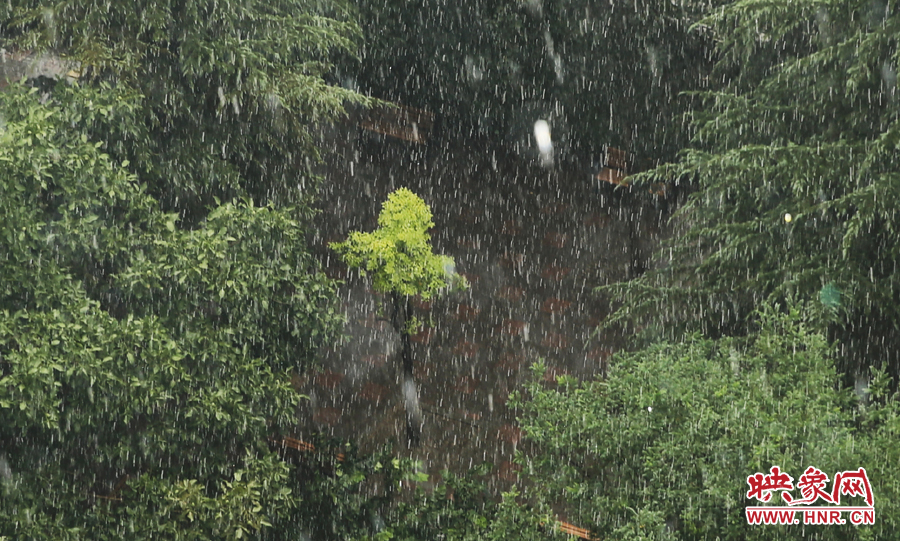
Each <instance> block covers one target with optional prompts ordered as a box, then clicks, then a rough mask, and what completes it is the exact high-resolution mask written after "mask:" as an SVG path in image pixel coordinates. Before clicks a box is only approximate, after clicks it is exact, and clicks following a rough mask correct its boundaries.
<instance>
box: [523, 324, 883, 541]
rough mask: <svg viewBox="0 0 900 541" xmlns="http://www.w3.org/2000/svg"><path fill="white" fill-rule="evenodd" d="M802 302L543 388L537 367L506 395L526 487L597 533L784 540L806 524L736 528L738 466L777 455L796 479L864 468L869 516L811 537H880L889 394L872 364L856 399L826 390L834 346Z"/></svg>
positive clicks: (741, 469)
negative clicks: (740, 328)
mask: <svg viewBox="0 0 900 541" xmlns="http://www.w3.org/2000/svg"><path fill="white" fill-rule="evenodd" d="M801 310H802V309H801V308H799V307H798V308H794V309H792V310H791V311H790V313H789V314H788V315H784V314H780V313H778V312H780V311H781V310H780V309H778V308H774V309H773V308H769V309H767V310H766V311H765V312H763V313H762V314H760V315H759V316H758V319H757V322H758V323H759V325H760V331H759V333H758V334H756V335H754V336H753V337H751V338H749V339H746V340H741V339H734V338H723V339H720V340H709V339H705V338H701V337H699V336H692V337H690V338H689V339H688V340H686V341H685V342H683V343H675V344H672V343H658V344H654V345H652V346H650V347H648V348H646V349H642V350H639V351H636V352H633V353H623V354H620V355H617V356H616V357H615V358H614V359H613V360H611V361H610V369H609V375H608V377H607V378H606V379H604V380H598V381H593V382H584V383H581V382H578V381H576V380H574V379H573V378H571V377H568V376H564V377H560V378H558V380H557V383H558V385H557V386H556V387H551V386H548V385H547V384H546V383H544V381H543V378H542V375H543V374H542V368H541V367H537V369H536V372H537V374H536V377H535V378H534V380H533V381H532V382H531V383H530V384H529V385H528V386H527V389H526V391H525V393H524V394H523V395H521V396H520V397H519V398H518V407H520V408H522V411H523V415H522V417H521V418H520V420H521V422H522V428H523V430H524V431H525V433H526V434H527V436H528V438H529V439H531V440H532V441H533V442H534V443H535V445H536V452H535V453H532V454H529V455H523V456H522V457H520V460H521V461H522V463H523V465H524V468H523V470H524V471H525V472H533V475H531V482H532V483H533V484H534V485H535V486H537V487H540V489H539V490H535V491H534V492H533V493H532V494H531V495H532V497H534V498H536V499H538V500H539V501H542V502H545V503H546V504H551V505H552V504H556V503H561V502H565V503H566V508H567V509H568V510H569V511H570V513H571V515H570V516H572V518H571V520H572V521H573V522H577V523H580V524H584V525H591V527H592V532H593V535H594V536H595V538H598V539H606V538H614V539H635V540H638V539H640V540H651V539H652V540H662V539H710V540H711V539H722V540H730V539H734V540H739V539H740V540H744V539H754V540H768V539H772V540H775V539H788V538H790V539H795V538H800V537H804V536H805V535H808V534H809V529H810V527H809V526H805V525H803V524H802V523H801V524H800V525H796V526H791V525H787V526H778V527H774V526H767V527H764V526H748V524H747V518H746V515H745V508H746V507H752V506H754V505H759V502H757V501H756V500H753V499H748V497H747V493H748V488H749V486H748V484H747V477H748V476H750V475H753V474H754V472H766V473H768V472H769V471H770V468H771V467H772V466H777V467H779V468H780V469H781V470H782V471H784V472H788V473H790V475H791V476H792V477H793V478H794V479H799V476H800V474H801V473H802V472H803V471H804V470H806V469H807V468H808V467H810V466H815V467H816V468H819V469H820V470H822V471H823V472H827V475H828V478H829V479H832V477H833V476H834V474H835V473H836V472H838V471H856V470H858V469H859V468H860V467H863V468H865V469H866V471H867V472H868V476H869V480H870V482H871V483H872V490H873V493H874V497H875V506H876V507H877V519H876V522H875V525H873V526H859V527H856V526H849V524H848V526H847V527H822V529H819V530H817V531H816V534H815V535H816V539H835V540H838V539H848V540H849V539H881V538H885V537H889V536H891V535H892V534H891V533H890V532H893V531H895V530H896V528H897V517H898V513H897V511H898V509H897V506H896V502H897V501H898V494H897V487H898V486H900V485H898V476H897V473H896V472H895V471H894V468H893V464H894V463H895V461H896V460H897V453H898V450H897V446H896V444H895V442H896V438H897V427H898V426H900V425H898V424H897V421H898V419H900V417H898V415H900V409H898V405H900V403H898V401H897V395H896V394H891V393H890V392H889V391H888V385H887V384H888V381H887V378H886V376H885V374H884V373H883V372H881V373H880V374H879V375H878V376H877V377H876V378H875V380H873V383H872V386H871V395H870V396H869V397H868V398H867V400H871V401H870V402H867V405H865V404H863V403H858V402H856V397H854V396H851V394H850V393H848V392H847V391H841V390H838V389H839V385H838V373H837V371H836V370H835V366H834V362H833V355H834V353H835V349H834V347H833V345H831V344H829V343H828V342H827V341H826V340H825V338H824V337H823V336H822V335H821V334H818V333H816V332H815V331H812V330H811V329H810V327H809V326H808V323H806V322H805V321H804V319H805V316H804V313H803V312H802V311H801ZM827 490H829V491H830V490H831V485H830V484H829V485H828V487H827ZM776 496H777V494H776ZM794 496H795V497H796V498H797V499H799V498H800V497H801V495H800V492H799V491H795V492H794ZM848 502H849V503H848ZM853 502H856V503H853ZM842 503H843V504H844V505H864V504H865V502H864V501H863V500H862V499H853V498H846V499H844V500H842ZM779 504H782V505H783V503H781V502H780V501H779ZM776 505H777V504H776ZM804 528H805V529H804Z"/></svg>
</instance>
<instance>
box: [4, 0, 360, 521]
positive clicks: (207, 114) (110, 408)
mask: <svg viewBox="0 0 900 541" xmlns="http://www.w3.org/2000/svg"><path fill="white" fill-rule="evenodd" d="M354 34H355V29H354V26H353V25H352V24H350V23H347V22H344V21H342V20H341V12H340V10H339V9H338V7H337V6H331V7H329V5H327V4H326V3H317V4H316V5H309V4H306V3H303V2H290V1H285V2H274V3H273V2H265V3H262V2H229V1H225V2H221V1H220V2H194V1H189V2H180V3H166V2H163V3H159V2H112V3H109V2H105V3H90V2H87V3H85V2H63V3H62V4H60V3H48V2H29V1H14V2H8V3H6V4H4V5H3V6H0V36H2V38H0V42H2V43H0V44H2V46H3V47H4V48H6V49H7V50H15V49H16V48H20V49H35V50H42V51H50V52H55V53H59V54H64V55H66V57H67V59H69V60H71V61H72V62H74V63H75V65H76V66H78V70H79V71H80V76H79V77H78V78H77V79H78V81H77V82H76V83H75V84H73V85H68V84H66V83H59V84H56V85H54V84H53V83H52V81H50V82H48V81H44V83H45V84H43V85H42V89H41V91H38V90H37V89H30V90H29V89H28V88H26V87H25V86H22V85H13V86H11V87H9V88H7V89H6V90H5V91H4V92H2V93H0V163H2V167H0V254H2V256H0V491H2V496H0V537H2V536H7V537H9V538H11V539H22V538H25V539H30V538H35V539H82V538H90V539H122V538H136V539H140V538H153V539H158V538H171V539H221V538H229V539H230V538H241V537H247V536H260V535H269V536H270V537H280V536H288V537H289V536H290V532H291V531H298V530H300V531H302V530H304V529H310V530H311V529H312V526H311V524H314V523H315V521H316V520H317V518H319V517H318V516H314V515H312V514H310V513H305V512H303V511H304V510H305V509H307V508H319V509H324V508H325V507H327V506H329V505H330V506H332V507H333V506H334V502H335V501H339V502H342V504H343V505H344V508H345V509H351V508H354V509H356V508H357V507H358V505H357V503H358V502H359V501H360V499H361V498H357V499H352V498H350V497H349V496H350V494H351V493H352V492H353V491H354V490H358V486H357V485H358V483H356V484H355V485H351V484H344V485H341V484H332V485H329V484H328V483H325V482H319V483H317V484H316V485H315V486H316V487H317V488H318V490H314V489H310V487H308V486H304V488H305V490H303V491H301V490H299V489H298V485H299V484H300V483H299V480H300V479H299V478H298V477H297V476H298V475H299V474H298V470H297V468H294V467H293V466H291V465H289V464H288V463H286V462H284V461H283V460H281V459H280V457H279V456H278V455H277V454H276V453H275V452H274V451H273V450H272V449H271V448H270V445H269V440H270V438H274V439H275V440H277V438H278V436H280V435H281V434H282V433H283V431H286V430H289V429H290V427H291V426H293V425H294V423H295V418H294V416H295V409H296V406H297V405H298V402H299V401H300V400H301V396H300V395H298V394H297V393H296V391H295V390H294V389H292V388H291V385H290V373H291V371H302V370H304V369H305V368H306V367H307V366H308V365H310V364H311V363H314V362H315V354H316V351H317V350H318V348H319V347H320V346H322V345H324V344H330V343H331V342H332V340H333V339H334V337H335V335H336V333H337V330H338V327H339V325H340V323H341V318H340V316H339V314H338V312H337V310H336V304H335V289H334V284H333V282H332V281H330V280H328V279H327V278H326V277H325V276H324V275H323V274H322V273H320V272H319V271H318V269H319V265H318V263H317V262H316V260H315V259H314V258H313V257H311V256H310V255H309V250H308V248H307V246H306V242H305V238H306V231H307V227H308V225H309V218H310V217H311V216H312V215H313V210H312V207H311V206H310V201H311V199H312V197H313V196H314V195H315V193H316V190H315V188H316V183H317V181H316V179H315V178H314V177H313V176H312V175H311V174H310V173H309V165H310V164H311V163H313V162H314V160H315V158H316V156H317V152H316V149H315V148H314V146H313V143H314V140H313V137H312V135H311V133H312V132H311V129H312V125H313V123H315V122H318V121H325V120H327V119H329V118H332V117H333V116H334V115H335V114H337V113H338V112H339V111H340V110H341V107H342V104H343V103H344V101H345V100H347V99H350V100H354V99H355V100H357V101H365V100H363V99H362V98H361V97H360V96H358V95H356V94H353V93H350V92H347V91H344V90H341V89H339V88H335V87H331V86H329V85H327V84H326V83H325V81H324V74H325V73H326V72H327V70H328V69H329V60H328V59H329V55H330V54H331V51H332V50H334V49H335V48H348V47H351V46H352V43H353V42H352V37H353V35H354ZM354 464H355V463H354ZM323 467H324V466H323ZM328 467H329V468H331V470H332V471H333V472H343V473H344V474H346V476H347V477H350V478H356V476H357V469H358V468H357V466H356V465H353V464H351V463H348V464H347V465H346V466H345V465H331V466H328ZM359 468H361V469H362V470H365V467H362V466H360V467H359ZM366 471H367V470H366ZM333 475H334V476H335V477H338V473H333ZM301 502H302V505H301ZM322 514H323V513H320V514H319V516H321V515H322ZM354 527H355V526H354ZM337 531H338V532H341V531H344V530H341V529H340V528H338V529H337ZM332 534H333V535H338V534H334V533H332Z"/></svg>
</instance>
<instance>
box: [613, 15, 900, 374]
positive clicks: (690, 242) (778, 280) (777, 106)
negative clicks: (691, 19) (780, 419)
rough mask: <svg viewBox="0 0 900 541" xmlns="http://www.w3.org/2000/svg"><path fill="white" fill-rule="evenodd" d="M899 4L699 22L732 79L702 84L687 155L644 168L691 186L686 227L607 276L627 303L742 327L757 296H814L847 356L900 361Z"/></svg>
mask: <svg viewBox="0 0 900 541" xmlns="http://www.w3.org/2000/svg"><path fill="white" fill-rule="evenodd" d="M898 17H900V15H898V14H897V13H896V11H895V9H894V8H893V7H892V6H889V5H886V4H883V3H875V4H872V3H867V2H855V1H849V0H848V1H841V2H830V3H822V2H817V1H801V2H791V3H785V4H781V3H775V4H773V3H765V2H752V1H739V2H732V3H729V4H728V5H726V6H725V7H723V8H722V9H719V10H715V11H712V12H710V13H709V14H708V16H707V17H706V18H705V19H703V20H702V22H701V23H699V24H702V25H704V26H705V27H708V28H710V29H711V31H713V32H714V34H715V35H716V36H717V38H718V40H719V43H718V55H719V61H718V64H717V67H716V69H717V73H718V75H717V76H716V79H717V80H720V81H724V82H723V83H722V84H720V85H719V87H718V88H717V89H716V90H714V91H712V90H711V91H708V92H703V93H700V94H699V96H698V97H700V98H702V100H703V105H702V107H698V108H697V109H696V110H695V111H694V113H693V115H694V120H693V125H694V130H695V133H694V136H693V141H692V144H691V145H690V146H689V148H687V149H686V150H684V151H683V153H682V154H681V157H680V159H679V161H677V163H675V164H673V165H671V166H667V167H665V168H660V169H658V170H656V171H653V172H650V173H648V174H647V175H646V176H645V178H646V179H659V177H664V178H667V179H669V180H670V181H677V182H684V183H690V184H692V185H693V186H694V187H695V188H696V190H695V193H694V194H693V195H692V196H691V197H690V199H689V200H688V202H687V204H686V205H685V206H684V208H683V209H682V210H681V214H680V218H679V220H680V223H682V224H683V225H684V226H685V229H686V230H687V231H686V234H684V235H679V236H676V237H674V238H673V239H672V241H671V243H670V244H669V246H668V247H667V248H666V250H665V251H664V252H663V257H662V258H661V259H660V262H659V264H658V265H657V267H656V270H654V271H652V272H650V273H648V274H647V275H646V276H644V277H643V278H642V279H640V280H637V281H636V282H635V283H633V284H629V285H625V286H615V287H614V288H613V289H616V290H618V291H619V292H622V293H624V296H623V298H624V299H625V301H626V303H625V308H624V309H623V310H622V311H620V312H619V316H622V317H623V318H625V319H628V318H630V317H631V316H632V315H640V314H644V315H646V314H652V318H651V319H652V321H650V320H645V321H644V323H646V324H648V326H650V327H652V328H654V329H656V330H661V331H663V333H664V335H666V336H669V337H673V336H677V334H678V332H681V331H683V330H685V329H702V330H703V331H704V332H707V333H713V334H715V333H725V334H735V333H737V334H740V333H743V332H747V330H748V328H747V326H746V322H747V321H749V320H748V318H747V315H748V314H749V313H751V312H752V311H753V310H754V309H755V308H756V307H757V306H759V303H760V302H763V301H768V302H776V301H781V302H783V301H785V300H786V299H788V298H795V299H798V300H817V299H821V300H822V301H823V302H822V307H823V309H824V310H825V311H827V312H829V314H828V315H827V317H828V318H830V321H831V322H832V325H831V334H830V336H831V337H832V338H839V339H840V341H841V343H842V345H843V347H844V348H845V354H844V355H842V356H840V357H839V361H840V362H841V363H842V365H841V366H842V371H847V372H851V373H865V372H866V368H867V367H868V366H871V365H876V366H879V365H882V364H883V365H885V366H888V367H890V369H891V372H892V373H894V374H895V375H896V374H897V373H898V370H900V361H898V357H897V352H898V351H900V349H898V348H897V343H896V337H897V336H900V335H898V333H897V332H896V329H897V322H898V321H900V313H898V312H897V307H898V306H900V303H898V302H897V301H898V297H897V291H898V288H897V280H898V275H897V269H896V264H895V263H896V260H897V258H898V256H900V253H898V244H897V238H898V237H897V235H896V234H895V226H894V223H895V222H896V218H897V216H896V209H897V207H898V205H897V201H898V194H900V191H898V189H900V178H898V177H897V172H896V169H897V168H896V163H897V148H898V147H897V141H898V137H897V134H898V126H900V124H898V106H897V99H896V93H897V90H896V65H897V60H898V56H897V55H898V52H897V47H896V42H895V30H896V27H897V25H898V24H900V22H898V21H900V18H898ZM673 331H674V332H673Z"/></svg>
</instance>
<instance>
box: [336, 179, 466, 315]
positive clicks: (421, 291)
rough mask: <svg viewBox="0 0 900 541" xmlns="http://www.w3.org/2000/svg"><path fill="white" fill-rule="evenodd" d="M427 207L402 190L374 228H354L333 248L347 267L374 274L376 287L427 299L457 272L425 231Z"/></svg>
mask: <svg viewBox="0 0 900 541" xmlns="http://www.w3.org/2000/svg"><path fill="white" fill-rule="evenodd" d="M433 226H434V222H432V221H431V210H429V208H428V205H426V204H425V202H424V201H422V199H421V198H420V197H419V196H417V195H416V194H414V193H413V192H411V191H410V190H408V189H406V188H400V189H399V190H397V191H395V192H394V193H392V194H390V195H389V196H388V200H387V201H385V202H384V204H383V205H382V210H381V214H379V216H378V229H376V230H375V231H373V232H371V233H363V232H358V231H355V232H353V233H350V236H349V237H348V239H347V240H346V241H345V242H339V243H333V244H331V248H332V249H334V250H335V251H337V252H338V253H339V254H341V256H342V257H343V259H344V261H345V262H346V263H347V265H348V266H350V267H351V268H360V269H362V270H363V271H365V272H368V273H371V274H372V281H373V284H374V287H375V290H376V291H379V292H381V293H398V294H400V295H421V296H422V298H425V299H428V298H431V297H432V296H433V295H434V294H435V293H436V292H437V291H438V290H439V289H441V288H444V287H447V286H448V285H449V284H450V283H451V281H452V280H453V277H454V276H455V275H456V272H455V265H454V263H453V259H451V258H449V257H446V256H439V255H435V254H434V253H433V252H432V249H431V235H429V234H428V230H429V229H430V228H431V227H433Z"/></svg>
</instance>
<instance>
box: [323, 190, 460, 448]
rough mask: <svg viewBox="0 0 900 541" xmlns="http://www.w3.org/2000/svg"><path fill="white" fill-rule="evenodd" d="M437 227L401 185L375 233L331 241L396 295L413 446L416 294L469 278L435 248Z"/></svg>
mask: <svg viewBox="0 0 900 541" xmlns="http://www.w3.org/2000/svg"><path fill="white" fill-rule="evenodd" d="M432 226H434V222H433V221H432V220H431V210H430V209H429V208H428V205H426V204H425V202H424V201H422V198H420V197H419V196H417V195H416V194H414V193H413V192H412V191H410V190H408V189H407V188H400V189H399V190H397V191H395V192H394V193H392V194H390V195H389V196H388V200H387V201H385V202H384V204H383V205H382V208H381V214H379V215H378V228H377V229H376V230H375V231H372V232H371V233H364V232H361V231H354V232H352V233H350V236H349V237H348V238H347V240H346V241H344V242H337V243H332V244H331V248H332V249H333V250H335V251H337V252H338V253H339V254H340V255H341V257H342V258H343V260H344V262H345V263H347V265H348V266H349V267H351V268H358V269H361V270H362V271H363V272H364V273H370V274H371V275H372V284H373V286H374V288H375V291H378V292H379V293H387V294H390V295H391V303H392V305H393V313H392V316H391V323H392V324H393V326H394V329H395V330H396V331H397V332H398V333H399V334H400V340H401V342H402V360H403V374H404V393H405V394H406V403H407V416H406V421H407V435H408V438H409V442H410V444H412V445H415V444H417V443H418V434H419V428H420V426H421V414H420V413H419V411H418V400H417V399H416V396H415V385H414V384H413V379H412V372H413V358H412V346H411V344H410V342H409V335H410V332H411V331H412V329H413V328H414V327H416V325H415V324H414V323H413V322H412V320H411V319H410V315H411V313H412V310H411V307H410V302H409V301H410V297H412V296H413V295H419V296H421V297H422V298H423V299H430V298H431V297H433V296H434V295H435V294H436V293H437V292H438V291H439V290H441V289H443V288H446V287H449V286H451V285H453V286H457V287H460V286H461V287H464V286H465V279H464V278H462V277H460V276H459V275H457V274H456V272H455V264H454V262H453V259H452V258H450V257H447V256H441V255H437V254H435V253H434V252H433V251H432V247H431V235H429V234H428V230H429V229H430V228H431V227H432Z"/></svg>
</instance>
